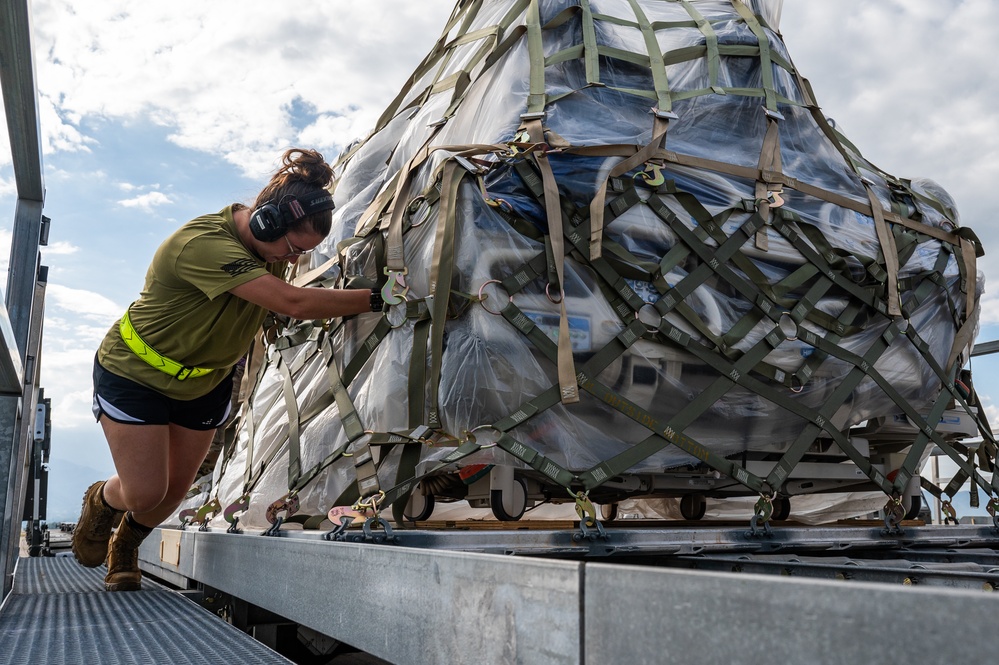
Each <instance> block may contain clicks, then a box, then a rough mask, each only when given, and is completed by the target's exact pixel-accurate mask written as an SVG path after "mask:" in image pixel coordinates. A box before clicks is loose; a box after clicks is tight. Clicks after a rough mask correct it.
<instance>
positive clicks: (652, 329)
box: [635, 302, 663, 333]
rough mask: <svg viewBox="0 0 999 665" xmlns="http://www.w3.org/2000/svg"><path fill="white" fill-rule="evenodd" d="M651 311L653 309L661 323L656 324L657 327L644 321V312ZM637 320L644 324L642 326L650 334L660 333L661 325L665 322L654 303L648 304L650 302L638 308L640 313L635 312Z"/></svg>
mask: <svg viewBox="0 0 999 665" xmlns="http://www.w3.org/2000/svg"><path fill="white" fill-rule="evenodd" d="M649 309H651V310H652V311H653V312H655V314H654V317H656V318H658V319H659V322H658V323H657V324H655V325H653V324H651V323H649V322H648V321H645V320H644V319H642V312H646V311H648V310H649ZM635 319H637V320H638V321H640V322H641V323H642V325H644V326H645V328H646V329H647V330H648V331H649V332H650V333H654V332H658V331H659V325H661V324H662V322H663V317H662V314H660V313H659V310H658V309H656V306H655V305H653V304H652V303H648V302H647V303H645V304H644V305H642V306H641V307H639V308H638V311H637V312H635Z"/></svg>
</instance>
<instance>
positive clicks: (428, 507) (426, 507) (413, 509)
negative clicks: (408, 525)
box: [402, 485, 436, 522]
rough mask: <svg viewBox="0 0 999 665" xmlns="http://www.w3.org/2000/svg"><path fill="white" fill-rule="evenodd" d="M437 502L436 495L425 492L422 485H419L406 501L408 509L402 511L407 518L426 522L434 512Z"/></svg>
mask: <svg viewBox="0 0 999 665" xmlns="http://www.w3.org/2000/svg"><path fill="white" fill-rule="evenodd" d="M435 503H436V502H435V501H434V495H433V494H424V493H423V492H422V491H421V489H420V486H419V485H417V486H416V489H414V490H413V493H412V494H410V495H409V501H407V502H406V509H405V510H404V511H402V514H403V516H404V517H405V518H406V519H407V520H412V521H414V522H424V521H426V520H428V519H430V515H431V514H433V512H434V504H435Z"/></svg>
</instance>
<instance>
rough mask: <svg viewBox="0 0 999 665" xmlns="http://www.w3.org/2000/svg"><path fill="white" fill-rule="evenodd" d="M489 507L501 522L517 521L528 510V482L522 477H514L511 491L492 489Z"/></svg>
mask: <svg viewBox="0 0 999 665" xmlns="http://www.w3.org/2000/svg"><path fill="white" fill-rule="evenodd" d="M489 507H490V508H492V510H493V515H494V516H495V517H496V519H498V520H500V521H501V522H516V521H517V520H519V519H520V518H521V517H523V516H524V511H525V510H527V484H526V483H525V482H524V481H523V480H521V479H520V478H514V479H513V487H512V489H511V491H509V492H504V491H503V490H490V492H489Z"/></svg>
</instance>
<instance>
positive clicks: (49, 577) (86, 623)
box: [0, 556, 291, 665]
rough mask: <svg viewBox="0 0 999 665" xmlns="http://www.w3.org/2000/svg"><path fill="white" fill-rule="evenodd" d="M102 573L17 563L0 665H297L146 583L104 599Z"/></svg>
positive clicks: (55, 560)
mask: <svg viewBox="0 0 999 665" xmlns="http://www.w3.org/2000/svg"><path fill="white" fill-rule="evenodd" d="M104 572H105V569H104V568H103V567H100V568H84V567H83V566H81V565H80V564H79V563H77V562H76V560H75V559H73V558H72V557H67V556H56V557H33V558H21V559H18V563H17V571H16V572H15V575H14V587H13V591H12V593H11V595H10V597H9V598H8V599H7V602H6V604H5V605H4V606H3V610H2V611H0V661H2V662H3V663H9V664H10V665H21V664H25V665H27V664H31V665H38V664H39V663H44V664H45V665H69V664H71V663H86V664H88V665H90V664H92V663H100V664H101V665H156V664H159V663H164V664H166V663H169V664H170V665H184V664H187V663H190V664H191V665H202V664H203V663H205V662H209V661H216V662H223V663H240V664H241V665H242V664H247V665H250V664H257V663H260V664H262V665H277V664H284V665H287V664H288V663H290V662H291V661H289V660H287V659H285V658H284V657H282V656H280V655H278V654H277V653H275V652H273V651H271V650H270V649H268V648H267V647H266V646H264V645H263V644H261V643H260V642H257V641H256V640H254V639H253V638H252V637H250V636H249V635H247V634H246V633H244V632H242V631H240V630H238V629H237V628H235V627H233V626H231V625H229V624H228V623H226V622H225V621H222V620H221V619H219V618H218V617H216V616H214V615H212V614H211V613H210V612H208V611H207V610H205V609H203V608H202V607H200V606H199V605H197V604H196V603H194V602H192V601H191V600H189V599H187V598H185V597H184V596H183V595H181V594H179V593H177V592H175V591H171V590H169V589H167V588H165V587H163V586H160V585H158V584H156V583H155V582H152V581H151V580H147V579H143V581H142V586H143V589H142V591H133V592H121V593H108V592H106V591H104Z"/></svg>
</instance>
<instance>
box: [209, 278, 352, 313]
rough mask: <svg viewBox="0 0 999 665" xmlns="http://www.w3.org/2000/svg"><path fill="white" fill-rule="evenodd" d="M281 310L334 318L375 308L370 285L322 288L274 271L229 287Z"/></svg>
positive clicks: (275, 309) (251, 299)
mask: <svg viewBox="0 0 999 665" xmlns="http://www.w3.org/2000/svg"><path fill="white" fill-rule="evenodd" d="M229 293H231V294H233V295H234V296H236V297H237V298H242V299H243V300H248V301H250V302H252V303H253V304H254V305H259V306H260V307H263V308H265V309H268V310H270V311H272V312H276V313H277V314H283V315H285V316H290V317H292V318H293V319H299V320H309V319H334V318H338V317H341V316H353V315H354V314H363V313H365V312H370V311H371V291H370V290H368V289H322V288H313V287H301V286H293V285H292V284H289V283H288V282H286V281H284V280H282V279H279V278H278V277H275V276H274V275H263V276H261V277H257V278H255V279H251V280H250V281H249V282H245V283H243V284H240V285H239V286H236V287H233V288H232V289H230V290H229Z"/></svg>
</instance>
